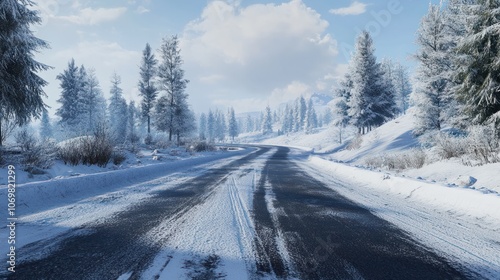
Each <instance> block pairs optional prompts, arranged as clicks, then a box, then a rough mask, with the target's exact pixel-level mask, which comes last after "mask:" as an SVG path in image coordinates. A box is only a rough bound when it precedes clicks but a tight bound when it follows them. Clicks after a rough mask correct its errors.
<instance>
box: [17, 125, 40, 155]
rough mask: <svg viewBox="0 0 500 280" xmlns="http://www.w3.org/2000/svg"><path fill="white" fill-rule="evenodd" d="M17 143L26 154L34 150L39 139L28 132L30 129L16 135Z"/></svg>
mask: <svg viewBox="0 0 500 280" xmlns="http://www.w3.org/2000/svg"><path fill="white" fill-rule="evenodd" d="M14 138H15V139H16V143H17V144H18V145H19V147H20V148H21V151H23V152H26V151H29V150H31V149H33V148H34V147H35V146H36V145H37V142H38V141H37V139H36V137H35V135H34V134H33V133H31V132H29V131H28V129H26V128H23V129H21V130H20V131H19V132H18V133H16V135H14Z"/></svg>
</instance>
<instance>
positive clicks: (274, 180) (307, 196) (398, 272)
mask: <svg viewBox="0 0 500 280" xmlns="http://www.w3.org/2000/svg"><path fill="white" fill-rule="evenodd" d="M289 154H290V150H289V149H288V148H283V147H278V148H273V147H260V148H258V149H257V150H256V151H255V152H253V153H251V154H249V155H247V156H245V157H243V158H241V159H238V160H234V161H232V162H230V163H228V164H226V165H224V166H223V167H218V168H212V169H209V170H208V171H207V172H205V173H204V174H202V175H200V176H198V177H196V178H193V179H191V180H189V181H187V182H185V183H182V184H180V185H178V186H176V187H175V188H172V189H169V190H165V191H161V192H158V193H157V194H156V195H155V196H154V197H152V198H151V199H148V200H147V201H144V202H142V203H140V204H138V205H136V206H134V207H131V208H129V209H127V210H126V211H124V212H121V213H118V214H116V215H115V216H114V217H113V219H109V221H108V222H106V223H103V224H98V225H91V226H83V227H81V228H78V229H73V230H70V231H69V232H67V233H65V234H62V235H60V236H58V237H57V239H58V240H57V244H58V246H55V247H54V248H52V249H50V248H49V247H50V246H49V245H50V244H53V243H54V240H42V241H39V242H36V243H33V244H29V245H27V246H25V247H24V248H21V249H20V251H19V254H20V255H22V254H23V253H26V254H28V253H29V252H33V251H34V250H49V253H47V254H45V255H44V256H43V257H42V258H39V259H34V260H28V261H24V262H21V263H20V264H19V265H18V266H17V267H16V272H15V273H14V274H0V277H6V278H7V279H29V280H32V279H117V278H118V277H120V276H122V275H123V274H125V273H127V272H130V271H133V273H132V274H131V275H130V278H129V279H140V277H141V273H142V272H144V270H145V269H146V268H147V267H148V266H149V265H150V264H151V262H152V261H153V259H154V258H155V256H156V255H157V254H158V252H159V251H160V250H161V248H160V247H159V246H158V247H155V246H152V245H151V244H149V243H148V244H146V243H144V242H143V241H141V240H143V239H142V238H141V237H142V236H143V235H145V234H146V233H147V232H149V231H150V230H151V229H153V228H155V227H156V226H158V225H159V224H160V223H161V222H162V221H164V220H165V219H175V218H176V217H182V216H183V215H185V213H187V212H188V211H190V209H192V208H193V207H194V206H196V205H200V204H202V203H203V202H204V201H206V200H207V199H208V198H210V196H211V195H212V194H213V193H214V191H215V190H217V188H218V187H219V185H220V184H221V183H222V182H224V180H226V179H227V174H228V173H230V172H232V171H234V170H242V169H244V168H245V166H247V165H249V164H251V163H252V162H254V161H256V160H258V159H259V158H260V159H261V158H263V157H265V158H267V160H266V162H265V164H264V168H263V169H262V170H261V174H260V177H259V178H260V179H259V181H258V183H257V184H256V186H255V191H254V192H253V205H252V209H251V210H250V216H251V217H252V220H253V224H254V225H255V235H254V237H253V239H254V240H252V244H253V252H254V255H255V258H254V260H253V262H255V263H254V264H252V265H250V266H248V267H252V268H254V271H250V272H249V274H250V275H252V276H251V277H250V278H251V279H273V278H274V279H468V278H471V277H473V276H471V274H469V273H468V272H467V271H463V269H461V270H457V267H459V266H457V265H456V264H453V263H450V261H449V260H446V259H443V258H441V257H440V256H438V255H437V254H436V253H434V252H433V251H432V250H431V249H429V248H426V247H425V246H423V245H421V244H418V243H417V242H416V241H415V240H413V239H412V238H411V237H410V236H409V235H408V234H406V233H405V232H403V231H401V230H399V229H398V228H396V227H395V226H393V225H392V224H390V223H388V222H386V221H384V220H382V219H380V218H378V217H377V216H375V215H373V214H372V213H371V212H370V211H368V210H366V209H364V208H362V207H360V206H358V205H356V204H355V203H353V202H351V201H349V200H348V199H346V198H344V197H342V196H340V195H339V194H338V193H336V192H335V191H333V190H332V189H331V188H327V186H325V185H324V183H322V182H320V181H318V180H316V179H315V178H312V177H310V176H309V175H308V174H306V173H305V172H304V171H303V170H301V168H300V167H299V165H297V164H296V162H295V161H298V160H300V159H298V158H295V157H291V156H290V155H289ZM266 197H267V198H269V197H272V199H273V200H272V201H273V202H272V203H273V205H272V207H273V209H274V210H273V211H270V206H269V199H266ZM79 232H82V234H79ZM204 277H205V278H203V277H198V278H195V277H193V279H216V278H217V277H221V278H223V275H215V274H213V275H212V276H210V275H209V274H205V276H204ZM221 278H217V279H221Z"/></svg>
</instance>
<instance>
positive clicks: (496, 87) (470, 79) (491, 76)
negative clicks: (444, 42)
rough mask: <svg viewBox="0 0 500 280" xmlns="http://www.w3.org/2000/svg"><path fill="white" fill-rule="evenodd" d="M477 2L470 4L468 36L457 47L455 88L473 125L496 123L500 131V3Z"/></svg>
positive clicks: (485, 0)
mask: <svg viewBox="0 0 500 280" xmlns="http://www.w3.org/2000/svg"><path fill="white" fill-rule="evenodd" d="M475 2H476V3H475V5H469V6H470V7H469V9H468V17H467V18H469V19H470V24H469V25H468V26H467V27H468V28H467V30H466V34H465V35H466V37H465V38H464V39H463V40H462V41H460V43H459V44H458V46H457V51H458V57H459V67H458V69H457V72H456V81H457V82H458V85H457V86H456V87H455V89H456V92H457V95H458V100H459V101H460V102H461V103H462V104H463V105H464V106H463V110H462V111H463V112H464V113H465V114H466V115H467V116H468V118H469V119H470V121H471V122H472V123H474V124H483V123H488V122H495V123H496V126H497V128H498V129H500V32H499V26H500V1H498V0H477V1H475Z"/></svg>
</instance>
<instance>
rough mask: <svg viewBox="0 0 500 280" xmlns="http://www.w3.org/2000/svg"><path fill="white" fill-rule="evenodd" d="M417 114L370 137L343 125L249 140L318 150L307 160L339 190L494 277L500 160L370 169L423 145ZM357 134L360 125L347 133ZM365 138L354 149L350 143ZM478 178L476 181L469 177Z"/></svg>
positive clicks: (499, 268) (499, 258) (498, 252)
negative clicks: (372, 160) (372, 161)
mask: <svg viewBox="0 0 500 280" xmlns="http://www.w3.org/2000/svg"><path fill="white" fill-rule="evenodd" d="M412 125H413V124H412V116H411V115H406V116H403V117H400V118H398V119H396V120H393V121H391V122H389V123H387V124H385V125H383V126H381V127H379V128H377V129H375V130H373V131H372V132H370V133H368V134H366V135H365V136H363V137H362V139H357V140H353V141H348V142H346V143H344V144H343V145H340V144H339V143H338V142H337V140H338V137H339V134H338V133H339V131H338V129H337V128H326V129H323V130H321V131H319V133H316V134H309V135H308V134H305V133H296V134H292V135H288V136H286V135H285V136H277V137H267V138H260V137H261V136H257V137H255V136H253V135H247V136H246V137H244V138H245V140H246V141H249V142H261V143H266V144H272V145H285V146H293V147H304V149H309V150H312V153H311V156H310V157H309V160H308V162H307V164H303V165H302V167H304V169H306V170H308V172H309V173H310V174H311V175H312V176H314V177H315V178H318V180H321V181H324V182H326V183H327V184H328V182H330V184H328V185H331V186H334V185H339V183H340V185H341V186H343V187H342V188H335V189H334V190H335V191H337V192H339V193H340V194H342V195H344V196H346V197H347V198H349V199H352V200H353V201H355V202H357V203H360V204H362V205H364V206H365V207H367V208H368V209H370V211H372V212H373V213H375V214H376V215H378V216H380V217H382V218H383V219H385V220H388V221H389V222H391V223H393V224H395V225H397V226H398V227H400V228H402V229H403V230H405V231H407V232H409V233H410V234H411V235H412V236H414V237H415V238H416V239H417V240H419V241H421V242H422V243H423V244H425V245H426V246H428V247H430V248H433V249H435V250H437V251H438V252H440V254H441V255H444V256H445V257H447V258H448V259H451V260H454V259H457V260H460V261H461V262H462V263H463V265H464V266H466V267H467V268H469V269H472V270H473V271H476V272H477V273H478V274H479V275H482V276H484V277H485V278H488V279H497V278H498V275H500V194H499V193H500V172H498V171H499V170H500V163H494V164H486V165H482V166H465V165H463V164H461V162H460V160H459V159H450V160H442V161H438V162H434V163H431V164H428V165H425V166H423V167H422V168H419V169H409V170H403V171H387V170H370V169H369V168H366V167H364V164H365V160H366V159H367V158H368V157H377V156H382V155H385V154H390V153H399V152H404V151H406V150H408V149H410V148H414V147H417V146H418V140H417V139H416V138H415V137H414V136H413V135H412V133H411V130H412ZM344 133H345V134H346V135H350V136H351V137H352V135H353V134H354V133H353V132H352V131H351V132H349V131H346V132H344ZM354 141H357V145H356V147H354V148H348V146H349V143H352V142H354ZM469 176H471V177H473V178H475V179H476V180H477V181H476V182H475V183H474V184H473V185H472V186H465V185H461V182H460V181H461V180H463V178H469Z"/></svg>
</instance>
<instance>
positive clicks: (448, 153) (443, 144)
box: [431, 132, 467, 159]
mask: <svg viewBox="0 0 500 280" xmlns="http://www.w3.org/2000/svg"><path fill="white" fill-rule="evenodd" d="M431 138H432V140H431V141H432V142H433V143H434V150H435V152H436V153H437V155H438V156H439V157H440V158H441V159H450V158H454V157H461V156H462V155H465V154H466V153H467V148H466V145H467V143H466V142H467V141H466V138H465V137H463V136H454V135H450V134H448V133H444V132H439V133H437V134H435V135H433V136H432V137H431Z"/></svg>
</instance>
